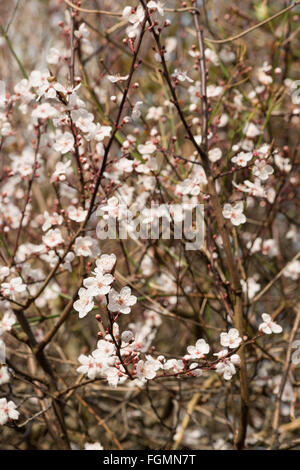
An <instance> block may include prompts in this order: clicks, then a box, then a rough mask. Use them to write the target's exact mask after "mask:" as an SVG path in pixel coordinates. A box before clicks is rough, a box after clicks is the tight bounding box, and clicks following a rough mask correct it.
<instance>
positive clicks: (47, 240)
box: [43, 228, 64, 248]
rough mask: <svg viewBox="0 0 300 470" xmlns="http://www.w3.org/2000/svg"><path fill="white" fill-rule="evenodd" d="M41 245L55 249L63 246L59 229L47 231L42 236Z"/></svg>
mask: <svg viewBox="0 0 300 470" xmlns="http://www.w3.org/2000/svg"><path fill="white" fill-rule="evenodd" d="M43 243H44V244H45V245H46V246H48V247H49V248H55V247H56V246H58V245H61V244H63V243H64V239H63V237H62V234H61V231H60V230H59V228H54V229H51V230H49V231H48V232H47V233H46V234H45V235H44V236H43Z"/></svg>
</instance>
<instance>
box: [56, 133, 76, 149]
mask: <svg viewBox="0 0 300 470" xmlns="http://www.w3.org/2000/svg"><path fill="white" fill-rule="evenodd" d="M53 148H54V150H55V151H56V152H58V153H62V154H65V153H68V152H70V151H71V150H74V137H73V135H72V134H71V132H65V133H64V134H59V135H58V136H57V137H56V139H55V142H54V144H53Z"/></svg>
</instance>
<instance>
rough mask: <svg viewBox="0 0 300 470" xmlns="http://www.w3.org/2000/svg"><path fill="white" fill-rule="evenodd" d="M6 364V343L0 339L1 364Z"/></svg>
mask: <svg viewBox="0 0 300 470" xmlns="http://www.w3.org/2000/svg"><path fill="white" fill-rule="evenodd" d="M2 364H6V349H5V343H4V341H2V340H1V339H0V366H1V365H2Z"/></svg>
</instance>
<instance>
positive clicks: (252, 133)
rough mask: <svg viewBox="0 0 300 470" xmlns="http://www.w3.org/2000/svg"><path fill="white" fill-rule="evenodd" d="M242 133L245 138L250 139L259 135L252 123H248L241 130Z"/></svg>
mask: <svg viewBox="0 0 300 470" xmlns="http://www.w3.org/2000/svg"><path fill="white" fill-rule="evenodd" d="M243 133H244V134H245V135H246V137H248V138H249V139H252V138H254V137H257V136H259V135H260V130H259V129H258V127H257V126H256V125H255V124H253V122H248V123H247V124H245V126H244V128H243Z"/></svg>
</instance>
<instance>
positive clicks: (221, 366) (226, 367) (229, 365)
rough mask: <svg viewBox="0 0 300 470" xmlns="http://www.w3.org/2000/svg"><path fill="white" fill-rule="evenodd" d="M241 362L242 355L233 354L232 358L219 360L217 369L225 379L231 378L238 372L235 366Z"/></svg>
mask: <svg viewBox="0 0 300 470" xmlns="http://www.w3.org/2000/svg"><path fill="white" fill-rule="evenodd" d="M239 364H240V356H239V355H238V354H233V355H232V356H230V358H228V359H225V360H222V361H221V362H218V364H217V365H216V371H217V372H218V373H219V374H223V377H224V379H225V380H230V379H231V378H232V376H233V375H235V374H236V368H235V366H237V365H239Z"/></svg>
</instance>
